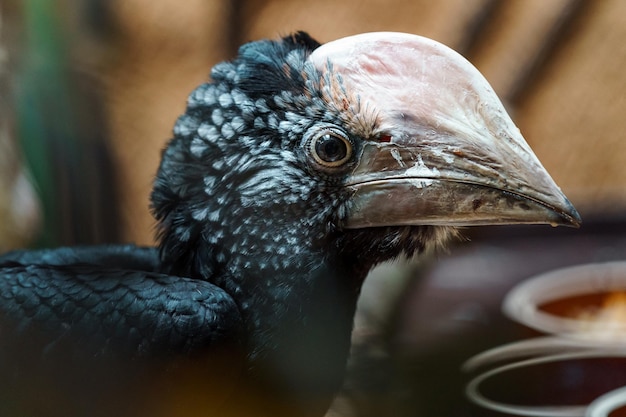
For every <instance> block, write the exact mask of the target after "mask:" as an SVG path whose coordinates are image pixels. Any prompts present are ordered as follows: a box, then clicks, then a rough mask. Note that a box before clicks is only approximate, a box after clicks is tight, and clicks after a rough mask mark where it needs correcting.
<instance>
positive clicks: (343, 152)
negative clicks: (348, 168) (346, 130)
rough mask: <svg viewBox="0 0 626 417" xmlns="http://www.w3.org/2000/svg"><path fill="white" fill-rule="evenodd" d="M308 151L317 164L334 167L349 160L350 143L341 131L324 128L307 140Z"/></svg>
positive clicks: (350, 154) (350, 155) (350, 152)
mask: <svg viewBox="0 0 626 417" xmlns="http://www.w3.org/2000/svg"><path fill="white" fill-rule="evenodd" d="M309 151H310V153H311V155H312V156H313V159H315V162H317V163H318V164H320V165H322V166H324V167H329V168H335V167H339V166H341V165H343V164H345V163H346V162H347V161H349V160H350V158H351V157H352V143H351V142H350V140H349V139H348V138H347V137H346V136H345V135H344V134H343V133H340V132H338V131H336V130H329V129H325V130H322V131H321V132H318V134H317V135H315V137H313V139H312V140H311V141H310V142H309Z"/></svg>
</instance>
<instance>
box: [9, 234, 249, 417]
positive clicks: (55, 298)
mask: <svg viewBox="0 0 626 417" xmlns="http://www.w3.org/2000/svg"><path fill="white" fill-rule="evenodd" d="M98 249H100V250H98ZM134 249H137V250H136V251H135V250H134ZM156 259H157V258H156V257H155V252H154V251H153V250H150V249H142V248H135V247H132V246H124V247H100V248H97V247H92V248H77V249H71V248H64V249H59V250H52V251H34V252H14V253H11V254H7V255H5V256H3V257H2V258H0V388H2V389H1V390H0V391H1V392H0V403H1V404H0V411H3V413H4V412H7V411H9V410H10V409H9V408H4V407H9V406H10V407H14V408H16V409H18V410H20V411H19V412H20V413H24V412H25V411H24V410H25V409H24V407H23V406H24V404H26V405H27V406H28V407H27V409H28V410H30V412H33V413H35V414H37V413H42V412H43V414H39V415H57V414H54V413H52V412H51V411H45V412H44V411H42V410H44V409H45V410H54V409H57V410H62V412H63V413H64V414H59V415H80V414H83V415H98V413H95V412H94V409H93V408H94V407H95V408H96V409H99V410H103V411H102V412H103V414H102V415H111V414H120V415H122V414H125V413H126V414H133V413H134V412H136V410H145V406H146V404H148V403H150V401H147V402H146V401H144V402H143V403H142V404H141V405H138V404H139V402H141V401H140V400H139V398H142V396H144V397H145V396H149V397H152V396H155V395H157V396H159V395H160V393H162V392H168V393H171V392H172V390H173V389H174V388H173V387H175V386H186V385H185V381H187V380H188V379H189V378H190V376H189V372H184V373H181V372H182V371H181V369H187V370H189V371H190V372H192V373H193V372H196V373H201V376H202V377H204V379H205V380H206V381H207V382H208V383H210V381H211V378H213V380H215V379H216V375H215V372H216V371H217V373H218V375H217V379H222V381H221V382H223V383H225V384H228V381H229V380H230V381H231V382H232V380H234V379H236V378H237V374H238V372H239V371H240V367H241V363H242V358H241V357H240V356H241V355H240V354H239V353H240V350H241V346H242V343H243V339H242V323H241V318H240V315H239V311H238V309H237V307H236V305H235V303H234V301H233V300H232V298H231V297H230V296H229V295H228V294H226V293H225V292H224V291H223V290H222V289H220V288H219V287H217V286H215V285H213V284H211V283H209V282H206V281H201V280H196V279H190V278H185V277H177V276H169V275H165V274H161V273H158V272H156V271H157V270H158V262H157V261H156ZM224 352H227V355H226V356H225V355H224ZM225 357H228V360H232V366H231V365H230V364H229V363H228V362H223V359H224V358H225ZM216 361H218V362H219V363H221V364H223V366H224V367H223V368H222V370H221V371H218V367H217V366H216ZM225 369H228V370H231V371H232V372H233V373H234V376H230V379H229V377H226V376H225V373H224V370H225ZM198 379H200V380H202V379H201V378H200V376H198V377H193V376H192V377H191V380H194V381H196V380H198ZM140 388H141V389H140ZM50 390H51V391H52V392H53V393H52V394H50V398H48V399H46V396H45V395H41V391H50ZM35 398H36V399H37V401H33V399H35ZM207 398H212V397H211V396H207ZM34 403H39V406H38V407H34V406H33V404H34ZM154 403H155V404H158V403H159V402H158V401H154ZM51 404H62V405H58V406H57V407H56V408H55V406H53V405H51ZM96 404H97V406H96ZM113 404H116V405H115V406H113ZM33 410H34V411H33ZM104 410H106V411H104ZM3 415H4V414H3Z"/></svg>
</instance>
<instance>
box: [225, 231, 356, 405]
mask: <svg viewBox="0 0 626 417" xmlns="http://www.w3.org/2000/svg"><path fill="white" fill-rule="evenodd" d="M257 247H262V245H259V246H257ZM250 252H251V253H248V254H246V255H245V256H244V255H242V254H240V256H237V257H236V260H233V261H232V262H231V264H230V265H226V267H225V268H224V269H223V271H226V273H222V274H219V277H217V278H216V279H215V280H214V282H215V283H216V284H217V285H219V286H220V287H222V288H223V289H225V290H226V291H227V292H228V293H229V294H231V295H232V296H233V298H234V299H235V301H236V303H237V304H238V306H239V308H240V311H241V313H242V316H243V321H244V323H245V325H246V327H247V329H246V334H247V337H248V339H247V346H248V361H249V368H250V369H249V375H250V377H251V378H252V379H255V380H258V381H260V382H261V383H262V384H265V385H267V386H268V387H271V388H269V389H272V390H279V391H280V392H288V393H290V395H289V396H290V397H294V398H303V399H304V398H310V397H311V395H313V396H316V397H319V398H328V399H330V398H332V395H333V394H334V393H335V392H336V390H338V388H339V387H340V384H341V382H342V380H343V374H344V371H345V365H346V361H347V357H348V353H349V349H350V337H351V330H352V324H353V319H354V313H355V309H356V302H357V298H358V295H359V291H360V288H361V284H362V282H363V279H364V278H365V272H363V271H360V269H359V270H357V269H355V268H354V267H353V263H352V261H353V260H352V259H350V257H347V256H340V255H332V254H330V255H329V254H328V250H322V249H319V250H316V249H315V248H314V247H312V246H311V245H310V244H308V243H305V242H301V244H300V245H295V246H293V248H291V250H280V251H277V252H276V253H274V254H273V255H272V256H269V255H268V254H267V253H265V254H264V256H261V254H259V253H253V251H250ZM279 252H280V253H279ZM260 260H261V261H260ZM244 265H245V266H244ZM272 265H274V267H273V266H272ZM316 402H318V401H316Z"/></svg>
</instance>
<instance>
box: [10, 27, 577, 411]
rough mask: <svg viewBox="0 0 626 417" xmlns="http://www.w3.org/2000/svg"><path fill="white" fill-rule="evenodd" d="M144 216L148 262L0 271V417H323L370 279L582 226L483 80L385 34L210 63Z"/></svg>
mask: <svg viewBox="0 0 626 417" xmlns="http://www.w3.org/2000/svg"><path fill="white" fill-rule="evenodd" d="M151 204H152V210H153V213H154V216H155V218H156V220H157V222H158V232H159V242H160V243H159V245H158V248H144V247H136V246H133V245H119V246H115V245H113V246H97V247H75V248H60V249H51V250H35V251H22V252H14V253H9V254H7V255H5V256H4V257H2V258H0V265H1V266H2V269H1V272H0V275H1V278H0V367H1V369H0V379H1V380H2V382H1V384H2V387H1V389H0V408H3V410H2V415H7V414H8V415H10V413H11V412H13V413H14V414H15V415H37V416H42V415H44V416H56V415H59V416H60V415H62V416H67V415H89V416H96V415H116V416H117V415H151V416H153V415H163V416H166V415H185V410H186V411H187V412H189V415H207V416H213V415H219V416H228V415H260V416H265V415H267V416H280V415H289V416H321V415H323V414H324V412H325V410H326V409H327V407H328V406H329V404H330V401H331V399H332V396H333V394H334V393H335V392H336V391H337V389H338V388H339V387H340V384H341V381H342V376H343V372H344V366H345V363H346V358H347V355H348V351H349V346H350V332H351V328H352V321H353V315H354V312H355V304H356V301H357V297H358V295H359V290H360V287H361V284H362V282H363V280H364V279H365V276H366V274H367V273H368V271H369V270H370V269H371V268H372V267H373V266H374V265H376V264H378V263H380V262H383V261H386V260H389V259H393V258H396V257H398V256H400V255H406V256H409V257H410V256H413V255H415V254H417V253H419V252H420V251H422V250H423V249H424V248H425V247H427V246H429V245H441V244H442V243H443V242H444V241H445V240H446V238H448V237H450V236H451V235H454V234H455V233H456V232H455V230H456V228H457V227H458V226H469V225H483V224H507V223H508V224H511V223H549V224H552V225H569V226H578V225H579V223H580V217H579V215H578V213H577V212H576V210H575V209H574V207H573V206H572V205H571V204H570V202H569V201H568V200H567V198H566V197H565V196H564V195H563V194H562V192H561V191H560V190H559V188H558V187H557V186H556V184H555V183H554V181H553V180H552V179H551V177H550V176H549V174H548V173H547V172H546V170H545V169H544V168H543V167H542V165H541V164H540V162H539V161H538V159H537V158H536V157H535V155H534V154H533V152H532V151H531V149H530V147H529V146H528V145H527V144H526V142H525V141H524V139H523V137H522V136H521V134H520V132H519V130H518V129H517V128H516V127H515V125H514V124H513V122H512V121H511V119H510V118H509V116H508V115H507V113H506V111H505V110H504V108H503V106H502V104H501V103H500V101H499V100H498V98H497V97H496V95H495V93H494V92H493V90H492V89H491V87H490V86H489V84H488V83H487V82H486V80H485V79H484V78H483V77H482V76H481V74H480V73H479V72H478V70H476V69H475V68H474V67H473V66H472V65H471V64H470V63H469V62H467V61H466V60H465V59H464V58H462V57H461V56H460V55H459V54H457V53H456V52H454V51H452V50H451V49H449V48H447V47H445V46H443V45H441V44H439V43H437V42H435V41H433V40H429V39H426V38H423V37H419V36H416V35H409V34H401V33H385V32H383V33H369V34H362V35H356V36H351V37H347V38H343V39H340V40H337V41H334V42H330V43H327V44H325V45H320V44H319V43H318V42H317V41H315V40H314V39H312V38H311V37H310V36H309V35H307V34H306V33H304V32H298V33H295V34H293V35H291V36H287V37H285V38H283V39H280V40H277V41H273V40H262V41H258V42H251V43H248V44H245V45H243V46H242V47H241V48H240V49H239V53H238V56H237V57H236V58H234V59H233V60H232V61H229V62H224V63H220V64H217V65H216V66H215V67H214V68H213V69H212V71H211V81H210V82H208V83H205V84H202V85H200V86H199V87H197V88H196V89H195V90H194V91H193V92H192V93H191V95H190V96H189V99H188V102H187V109H186V112H185V113H184V114H183V115H182V116H181V117H180V118H179V119H178V121H177V122H176V125H175V127H174V136H173V139H172V140H171V141H170V142H169V144H168V145H167V147H166V148H165V150H164V151H163V154H162V161H161V164H160V167H159V170H158V173H157V175H156V180H155V183H154V189H153V192H152V195H151ZM194 410H197V414H194V412H195V411H194ZM29 413H30V414H29Z"/></svg>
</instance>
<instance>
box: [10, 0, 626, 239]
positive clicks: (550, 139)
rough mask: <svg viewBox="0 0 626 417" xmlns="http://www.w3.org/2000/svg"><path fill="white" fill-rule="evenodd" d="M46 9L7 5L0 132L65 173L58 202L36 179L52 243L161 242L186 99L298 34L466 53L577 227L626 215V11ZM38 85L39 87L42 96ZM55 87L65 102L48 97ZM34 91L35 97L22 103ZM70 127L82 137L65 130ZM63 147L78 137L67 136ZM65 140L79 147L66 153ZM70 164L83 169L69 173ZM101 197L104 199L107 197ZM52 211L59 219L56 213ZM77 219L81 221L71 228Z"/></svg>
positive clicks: (195, 5) (213, 5)
mask: <svg viewBox="0 0 626 417" xmlns="http://www.w3.org/2000/svg"><path fill="white" fill-rule="evenodd" d="M41 3H45V2H37V1H35V0H25V1H20V2H18V1H15V0H2V3H0V13H2V26H1V28H2V29H1V30H2V31H1V32H0V36H1V38H0V39H1V40H0V42H1V44H2V45H3V46H4V47H3V49H4V50H5V52H4V56H5V58H6V57H8V58H6V59H3V60H2V61H0V62H2V64H0V65H2V66H3V67H4V70H3V72H2V74H3V79H5V80H6V79H9V80H10V82H9V83H7V82H6V81H5V82H3V83H2V84H1V85H3V86H4V87H3V91H2V92H1V94H2V95H3V102H4V104H3V105H4V108H3V114H2V117H3V120H4V122H3V123H4V124H5V125H6V124H7V123H9V122H11V123H12V124H13V125H15V124H16V123H13V122H12V121H11V120H12V119H11V118H12V117H14V118H18V119H19V120H20V122H18V123H17V125H19V126H20V128H18V129H13V131H12V132H13V133H14V138H17V140H15V139H13V140H14V142H13V144H14V145H17V144H19V142H22V145H21V146H22V147H26V148H27V151H26V153H28V152H30V153H31V154H30V156H28V157H27V159H28V160H29V161H30V165H31V167H30V168H31V171H37V170H38V169H40V168H38V167H37V166H34V167H33V166H32V165H37V164H36V161H42V160H46V159H47V160H48V161H51V160H52V161H56V162H57V163H58V165H59V166H65V168H63V169H61V170H65V171H67V172H64V173H62V175H60V174H59V172H58V171H59V169H58V168H54V167H49V169H50V170H49V171H48V174H45V172H44V173H40V174H39V175H40V177H43V178H44V179H45V178H47V179H48V180H50V179H51V178H52V179H55V178H56V177H57V176H59V175H60V177H61V179H60V180H59V178H56V180H57V181H56V183H55V184H52V185H51V187H52V188H53V190H52V191H46V190H47V189H48V188H50V187H48V185H46V184H41V181H37V178H35V179H34V181H33V182H35V184H36V187H37V189H38V190H39V193H40V194H42V193H43V194H45V193H46V192H48V196H47V197H45V196H44V197H43V204H44V209H43V213H44V215H43V217H44V218H43V224H44V227H45V225H49V224H50V223H53V224H54V227H56V229H57V230H56V232H54V231H53V232H49V238H48V239H44V240H43V244H47V243H51V244H58V243H74V242H90V241H95V242H99V241H105V240H122V241H132V242H137V243H141V244H149V243H152V242H153V221H152V218H151V216H150V214H149V210H148V195H149V191H150V187H151V182H152V178H153V175H154V173H155V170H156V168H157V164H158V160H159V154H160V150H161V148H162V147H163V146H164V144H165V142H166V141H167V140H168V138H169V137H170V131H171V127H172V125H173V122H174V121H175V119H176V117H177V115H179V114H180V113H181V112H182V111H183V109H184V105H185V99H186V96H187V94H188V93H189V92H190V91H191V89H192V88H193V87H194V86H195V85H197V84H199V83H200V82H202V81H204V80H206V79H207V77H208V72H209V69H210V68H211V66H212V65H213V64H214V63H216V62H218V61H220V60H224V59H228V58H229V57H232V56H233V55H234V54H235V53H236V48H237V46H238V45H240V44H241V43H243V42H246V41H249V40H255V39H259V38H265V37H272V38H273V37H277V36H280V35H284V34H287V33H289V32H291V31H294V30H298V29H302V30H306V31H308V32H310V33H311V34H312V35H313V36H314V37H316V38H317V39H318V40H320V41H322V42H325V41H329V40H332V39H335V38H339V37H342V36H346V35H350V34H354V33H359V32H366V31H379V30H391V31H405V32H411V33H416V34H420V35H424V36H428V37H431V38H434V39H436V40H439V41H441V42H443V43H445V44H447V45H449V46H451V47H453V48H455V49H457V50H459V51H460V52H461V53H463V54H464V55H465V56H467V57H468V58H469V59H470V60H471V61H472V62H473V63H474V64H475V65H476V66H477V67H478V68H479V69H480V70H481V71H482V72H483V73H484V74H485V76H486V77H487V79H489V80H490V82H491V83H492V84H493V85H494V87H495V89H496V91H497V92H498V93H499V94H500V96H501V97H502V99H503V100H504V101H505V103H506V104H507V106H508V108H509V110H510V111H511V113H512V115H513V117H514V119H515V121H516V122H517V124H518V126H519V127H520V128H521V130H522V132H523V134H524V135H525V137H526V139H527V141H528V142H529V143H530V144H531V146H532V147H533V149H534V150H535V152H536V153H537V155H538V156H539V159H540V160H541V161H542V162H543V163H544V165H545V166H546V168H547V169H548V171H549V172H550V173H551V174H552V175H553V177H554V179H555V180H556V182H557V183H558V184H559V185H560V186H561V187H562V188H563V190H564V192H565V193H566V194H567V195H568V196H569V197H570V198H571V200H572V201H573V202H574V204H575V205H576V206H577V207H578V208H579V210H580V211H581V212H582V214H583V218H585V217H587V218H589V216H592V217H593V216H604V215H606V214H607V213H608V214H610V215H620V214H621V212H622V210H623V209H624V208H625V207H626V191H625V190H624V187H623V184H624V183H625V182H626V141H625V140H624V131H625V129H624V127H625V125H626V117H625V116H626V71H624V67H625V64H626V3H624V2H623V1H620V0H605V1H602V2H599V1H598V2H596V1H582V0H551V1H543V0H501V1H498V0H446V1H441V2H431V1H426V0H413V1H402V0H395V1H389V0H384V1H383V0H366V1H361V2H355V1H343V2H337V1H326V0H322V1H317V2H299V1H287V0H282V1H281V0H273V1H272V0H268V1H261V0H250V1H244V0H239V1H218V0H189V1H186V2H184V3H181V2H179V1H175V0H161V1H159V2H154V1H148V0H124V1H122V0H117V1H112V0H111V1H108V2H106V1H103V0H64V1H59V2H55V4H54V5H52V6H46V7H44V6H41ZM50 3H51V2H50ZM39 32H41V33H39ZM50 47H52V49H55V48H56V49H55V51H56V55H53V54H51V53H49V49H50ZM46 48H47V49H46ZM7 51H8V52H7ZM42 51H43V52H42ZM45 51H48V52H45ZM46 60H51V61H52V62H53V64H50V63H48V64H46V62H47V61H46ZM7 63H8V64H7ZM42 67H44V69H43V70H42V69H41V68H42ZM49 67H52V69H50V68H49ZM7 68H8V69H9V70H10V71H7ZM25 74H26V75H25ZM38 74H39V75H42V74H43V75H45V78H46V79H47V81H46V83H45V84H46V86H43V84H44V83H42V79H41V78H42V77H41V76H40V77H38V76H37V75H38ZM55 77H57V78H55ZM55 80H57V81H55ZM38 83H39V84H38ZM49 84H54V85H56V86H57V90H55V91H50V92H48V93H47V94H48V98H46V99H43V100H42V99H38V98H37V97H38V94H39V95H41V94H42V93H41V91H43V90H44V89H46V88H47V89H49ZM7 85H8V86H9V87H7ZM63 88H65V89H66V90H63ZM29 89H30V91H28V90H29ZM24 90H27V91H26V93H25V92H24ZM33 90H34V91H33ZM8 92H11V93H12V95H9V94H8ZM29 94H30V96H34V97H35V98H34V99H33V98H32V97H31V98H29V99H28V100H25V99H24V96H27V97H30V96H29ZM55 97H56V99H55ZM68 97H69V98H68ZM64 98H65V99H64ZM70 99H71V100H70ZM29 100H30V101H29ZM11 102H13V103H14V104H15V103H16V102H17V104H16V105H15V106H11V105H10V103H11ZM25 102H27V103H28V105H25V104H24V103H25ZM33 102H35V103H39V104H38V105H37V106H33V105H32V103H33ZM46 106H48V107H46ZM7 107H8V109H9V111H8V112H7V111H5V108H7ZM51 108H52V109H51ZM16 109H17V110H16ZM20 109H21V110H20ZM12 112H13V116H11V114H12ZM16 112H17V113H18V114H17V115H16V114H15V113H16ZM29 112H31V113H35V114H44V115H50V114H52V115H54V116H48V118H49V119H53V120H48V121H46V120H43V122H42V119H45V117H43V118H42V117H41V116H39V117H34V116H33V115H32V114H28V113H29ZM24 113H27V114H26V115H25V114H24ZM33 120H39V122H41V126H40V127H39V132H38V133H37V132H35V133H33V132H30V133H28V132H27V133H28V135H30V136H29V139H28V140H25V139H24V136H27V135H26V134H25V133H24V132H25V131H26V130H29V129H30V130H33V129H32V126H33ZM58 120H63V124H61V127H59V126H56V129H57V130H58V131H60V132H61V133H60V134H59V133H57V134H56V136H58V139H57V141H56V144H55V145H54V146H51V148H52V149H51V150H48V151H49V152H57V157H56V159H54V158H47V157H46V155H43V156H42V155H35V156H33V155H32V153H33V148H34V149H36V150H37V151H36V152H43V151H42V149H43V148H44V147H43V146H39V145H38V144H39V143H40V142H45V141H48V142H49V141H50V138H49V136H51V135H50V134H49V132H50V131H51V130H52V129H53V128H52V127H50V125H54V124H56V125H60V123H58ZM67 126H71V127H72V128H73V129H74V131H73V132H71V134H68V133H67ZM77 126H78V127H77ZM64 129H65V130H64ZM64 135H65V136H68V137H69V136H72V135H73V136H72V137H73V139H65V140H64V139H63V136H64ZM38 141H39V142H38ZM3 142H7V140H6V139H3ZM24 142H27V145H24ZM69 142H71V143H72V147H73V149H70V150H68V149H66V147H68V146H69V145H68V143H69ZM29 149H30V150H29ZM36 152H35V153H36ZM59 153H61V155H62V157H60V158H59V157H58V154H59ZM105 154H107V155H109V157H107V156H103V155H105ZM63 155H64V156H63ZM107 158H108V159H107ZM33 161H35V162H33ZM72 164H73V165H76V166H78V168H76V169H73V168H68V167H67V166H68V165H72ZM0 168H1V169H3V170H5V171H10V172H12V174H2V177H3V181H5V180H6V181H8V182H11V181H14V180H12V179H11V178H16V176H15V172H16V170H17V168H16V167H15V166H13V167H10V166H9V165H7V163H5V162H2V167H0ZM55 169H56V172H55ZM107 170H108V171H107ZM50 172H52V174H50ZM36 176H37V175H35V177H36ZM76 178H78V179H79V180H76ZM53 182H54V181H53ZM59 183H61V184H62V186H59ZM55 187H56V188H55ZM59 187H60V188H59ZM11 189H12V188H11V186H8V185H3V186H2V188H1V189H0V191H2V202H3V205H6V204H7V202H8V201H9V200H10V199H11V197H10V195H11V194H10V192H11ZM98 190H104V191H102V192H98V193H96V191H98ZM107 190H108V191H107ZM103 193H105V194H106V193H109V194H107V197H106V198H103V197H102V195H103ZM76 194H78V195H77V196H75V195H76ZM73 196H74V197H73ZM50 200H54V203H51V202H50ZM59 200H60V201H59ZM83 200H89V203H88V204H83ZM51 204H52V205H53V206H55V207H56V209H54V210H53V209H50V208H49V206H50V205H51ZM81 204H82V206H81ZM68 205H69V206H68ZM77 205H78V207H77ZM7 210H8V209H7ZM19 211H20V210H18V212H19ZM85 212H86V213H87V214H84V213H85ZM68 213H69V214H68ZM81 213H83V214H81ZM7 218H10V217H5V219H7ZM77 221H83V222H84V223H86V224H82V225H79V226H76V225H75V223H76V222H77ZM32 224H36V223H35V222H34V221H33V222H32ZM98 224H99V225H98ZM68 230H69V231H68ZM29 233H31V234H32V232H29ZM40 233H41V232H40ZM35 236H37V235H35ZM11 239H14V238H11ZM31 241H32V240H31ZM15 242H17V243H19V244H22V243H21V242H22V241H20V240H15ZM7 245H8V244H5V246H7ZM8 246H11V245H8ZM13 246H15V245H13Z"/></svg>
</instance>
